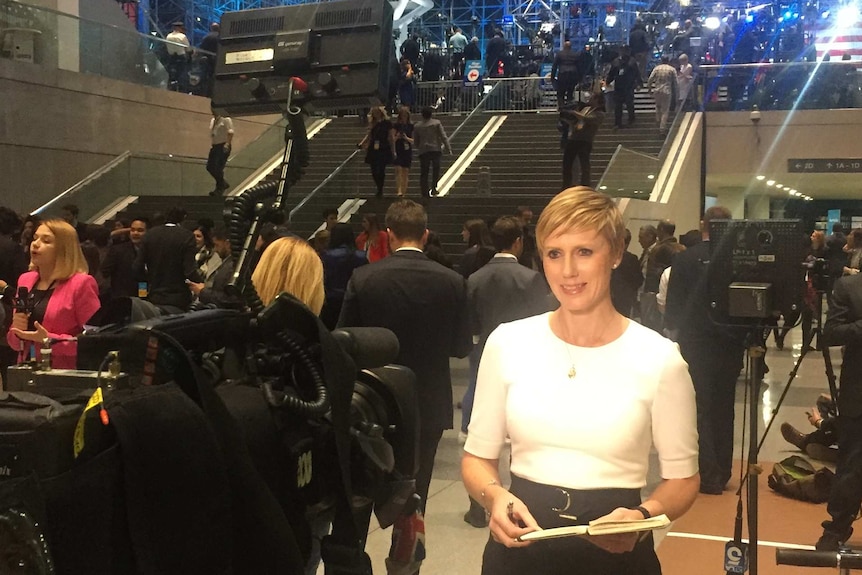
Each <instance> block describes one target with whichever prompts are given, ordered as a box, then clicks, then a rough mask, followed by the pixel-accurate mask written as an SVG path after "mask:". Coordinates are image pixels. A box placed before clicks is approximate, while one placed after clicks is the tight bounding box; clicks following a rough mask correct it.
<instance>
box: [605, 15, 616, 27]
mask: <svg viewBox="0 0 862 575" xmlns="http://www.w3.org/2000/svg"><path fill="white" fill-rule="evenodd" d="M616 25H617V15H616V14H608V15H607V17H605V26H607V27H608V28H613V27H614V26H616Z"/></svg>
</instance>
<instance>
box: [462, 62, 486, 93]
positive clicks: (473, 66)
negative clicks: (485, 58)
mask: <svg viewBox="0 0 862 575" xmlns="http://www.w3.org/2000/svg"><path fill="white" fill-rule="evenodd" d="M483 68H484V66H483V65H482V61H481V60H467V62H466V64H465V66H464V87H466V88H472V87H475V86H479V85H480V84H481V83H482V72H483Z"/></svg>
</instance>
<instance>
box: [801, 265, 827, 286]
mask: <svg viewBox="0 0 862 575" xmlns="http://www.w3.org/2000/svg"><path fill="white" fill-rule="evenodd" d="M802 266H803V267H804V268H805V269H806V270H808V279H809V280H810V281H811V287H813V288H814V289H815V290H817V291H819V292H825V291H826V290H827V289H829V261H828V260H827V259H826V258H813V259H811V260H809V261H806V262H803V264H802Z"/></svg>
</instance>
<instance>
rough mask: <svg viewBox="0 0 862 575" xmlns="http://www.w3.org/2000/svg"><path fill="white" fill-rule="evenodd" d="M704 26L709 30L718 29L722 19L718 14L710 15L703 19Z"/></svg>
mask: <svg viewBox="0 0 862 575" xmlns="http://www.w3.org/2000/svg"><path fill="white" fill-rule="evenodd" d="M703 26H704V28H706V29H707V30H718V27H719V26H721V20H719V19H718V17H716V16H710V17H709V18H707V19H706V20H704V21H703Z"/></svg>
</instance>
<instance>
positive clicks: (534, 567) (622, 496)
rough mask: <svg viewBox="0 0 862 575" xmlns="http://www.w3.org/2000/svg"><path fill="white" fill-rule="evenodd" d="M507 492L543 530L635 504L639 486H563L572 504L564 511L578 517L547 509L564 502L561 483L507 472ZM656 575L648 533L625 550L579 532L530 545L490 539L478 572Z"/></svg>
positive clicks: (658, 572)
mask: <svg viewBox="0 0 862 575" xmlns="http://www.w3.org/2000/svg"><path fill="white" fill-rule="evenodd" d="M510 490H511V492H512V493H513V494H514V495H516V496H517V497H518V498H519V499H520V500H521V501H523V502H524V503H525V504H526V505H527V507H528V508H529V510H530V513H532V514H533V517H535V518H536V521H538V522H539V525H541V526H542V527H543V528H545V529H549V528H551V527H563V526H566V525H578V524H585V523H588V522H589V521H592V520H593V519H598V518H599V517H602V516H604V515H607V514H608V513H610V512H611V511H613V510H614V509H616V508H617V507H634V506H636V505H640V503H641V497H640V490H638V489H595V490H576V489H568V488H566V489H565V492H567V493H568V497H569V498H570V501H571V504H570V505H569V508H568V509H567V510H566V511H564V513H565V514H567V515H573V516H576V517H577V520H571V519H566V518H562V517H560V515H559V513H560V512H557V511H554V510H553V509H552V508H554V507H556V508H558V509H559V508H561V507H564V506H565V502H566V499H567V498H566V495H565V493H564V491H563V490H561V488H557V487H554V486H551V485H543V484H540V483H534V482H532V481H528V480H526V479H522V478H520V477H516V476H514V475H513V476H512V487H511V489H510ZM525 573H530V574H531V575H635V574H636V575H661V565H660V564H659V561H658V557H656V554H655V549H654V545H653V538H652V534H650V535H649V536H648V537H646V538H645V539H643V540H642V541H640V542H638V544H637V545H635V548H634V549H633V550H632V551H631V552H628V553H609V552H608V551H605V550H604V549H600V548H599V547H596V546H595V545H593V544H592V543H590V542H589V541H587V540H586V539H584V538H580V537H564V538H560V539H546V540H544V541H535V542H533V543H532V544H531V545H530V546H529V547H520V548H516V549H510V548H508V547H506V546H504V545H502V544H500V543H497V542H496V541H494V540H493V539H490V538H489V540H488V543H487V545H485V553H484V556H483V558H482V574H483V575H523V574H525Z"/></svg>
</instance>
